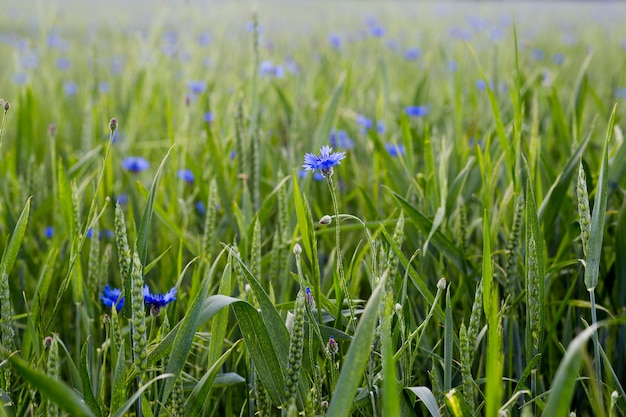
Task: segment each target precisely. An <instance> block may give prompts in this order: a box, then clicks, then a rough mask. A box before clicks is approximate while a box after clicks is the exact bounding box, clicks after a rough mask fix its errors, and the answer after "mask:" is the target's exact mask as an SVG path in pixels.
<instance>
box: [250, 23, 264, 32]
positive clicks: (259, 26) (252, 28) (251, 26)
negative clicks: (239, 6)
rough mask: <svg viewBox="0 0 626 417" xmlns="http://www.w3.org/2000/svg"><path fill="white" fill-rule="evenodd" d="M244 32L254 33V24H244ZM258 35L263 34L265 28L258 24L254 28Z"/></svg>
mask: <svg viewBox="0 0 626 417" xmlns="http://www.w3.org/2000/svg"><path fill="white" fill-rule="evenodd" d="M246 30H247V31H248V32H250V33H252V32H254V22H248V23H247V24H246ZM256 30H257V32H258V33H263V32H265V26H263V25H262V24H260V23H258V26H257V28H256Z"/></svg>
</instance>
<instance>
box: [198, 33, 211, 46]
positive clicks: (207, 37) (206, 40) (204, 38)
mask: <svg viewBox="0 0 626 417" xmlns="http://www.w3.org/2000/svg"><path fill="white" fill-rule="evenodd" d="M212 40H213V37H212V36H211V34H210V33H209V32H202V33H201V34H200V35H199V36H198V45H200V46H207V45H209V44H210V43H211V41H212Z"/></svg>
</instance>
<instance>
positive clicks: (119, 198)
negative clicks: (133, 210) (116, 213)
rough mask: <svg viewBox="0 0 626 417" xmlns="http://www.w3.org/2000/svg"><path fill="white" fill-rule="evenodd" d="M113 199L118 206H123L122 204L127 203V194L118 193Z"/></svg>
mask: <svg viewBox="0 0 626 417" xmlns="http://www.w3.org/2000/svg"><path fill="white" fill-rule="evenodd" d="M115 201H116V202H117V203H119V205H120V206H123V205H124V204H126V203H128V194H126V193H120V194H119V195H118V196H117V199H116V200H115Z"/></svg>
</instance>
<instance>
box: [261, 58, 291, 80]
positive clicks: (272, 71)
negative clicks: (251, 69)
mask: <svg viewBox="0 0 626 417" xmlns="http://www.w3.org/2000/svg"><path fill="white" fill-rule="evenodd" d="M259 75H261V76H266V77H271V76H273V77H276V78H283V77H284V76H285V69H284V68H283V66H282V65H274V64H273V63H272V61H270V60H267V59H266V60H265V61H263V62H261V64H260V65H259Z"/></svg>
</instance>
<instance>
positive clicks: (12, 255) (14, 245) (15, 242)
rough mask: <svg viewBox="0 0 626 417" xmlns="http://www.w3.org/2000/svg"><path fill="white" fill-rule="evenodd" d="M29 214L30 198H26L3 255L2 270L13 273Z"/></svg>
mask: <svg viewBox="0 0 626 417" xmlns="http://www.w3.org/2000/svg"><path fill="white" fill-rule="evenodd" d="M29 214H30V198H29V199H28V200H26V205H25V206H24V209H22V214H20V217H19V219H17V223H16V224H15V228H14V229H13V234H12V235H11V239H10V240H9V245H8V246H7V248H6V250H5V252H4V255H3V257H2V263H1V266H0V271H4V272H6V273H7V274H10V273H11V270H12V269H13V265H14V264H15V260H16V259H17V254H18V252H19V251H20V247H21V246H22V240H23V239H24V234H25V233H26V226H27V225H28V216H29Z"/></svg>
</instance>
